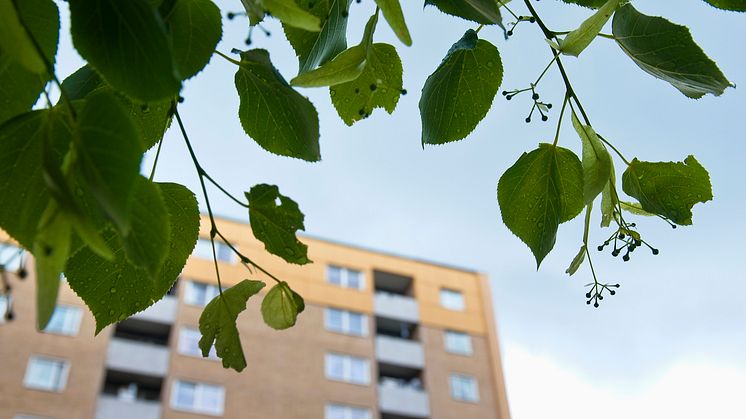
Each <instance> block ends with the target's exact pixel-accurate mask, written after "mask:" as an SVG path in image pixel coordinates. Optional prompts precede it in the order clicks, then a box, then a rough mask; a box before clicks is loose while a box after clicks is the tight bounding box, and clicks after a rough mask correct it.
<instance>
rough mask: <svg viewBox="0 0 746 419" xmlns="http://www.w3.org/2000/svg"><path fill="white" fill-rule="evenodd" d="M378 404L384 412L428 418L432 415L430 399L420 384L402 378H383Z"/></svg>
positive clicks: (379, 387) (379, 389) (379, 388)
mask: <svg viewBox="0 0 746 419" xmlns="http://www.w3.org/2000/svg"><path fill="white" fill-rule="evenodd" d="M378 405H379V408H380V410H381V412H382V413H389V414H394V415H401V416H409V417H415V418H426V417H429V416H430V399H429V398H428V396H427V392H426V391H425V390H423V389H422V388H421V387H420V386H418V385H414V384H411V383H408V384H405V383H404V382H403V381H401V380H396V379H390V378H383V379H381V383H380V384H379V385H378Z"/></svg>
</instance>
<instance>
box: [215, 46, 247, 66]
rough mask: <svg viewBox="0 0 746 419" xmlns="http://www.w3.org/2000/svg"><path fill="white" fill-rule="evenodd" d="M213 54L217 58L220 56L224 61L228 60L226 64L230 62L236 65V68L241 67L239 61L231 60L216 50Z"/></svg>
mask: <svg viewBox="0 0 746 419" xmlns="http://www.w3.org/2000/svg"><path fill="white" fill-rule="evenodd" d="M215 54H218V55H219V56H221V57H223V58H225V59H226V60H228V62H230V63H233V64H235V65H237V66H241V62H240V61H236V60H234V59H233V58H231V57H229V56H227V55H225V54H223V53H222V52H220V51H218V50H215Z"/></svg>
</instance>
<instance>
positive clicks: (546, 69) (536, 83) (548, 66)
mask: <svg viewBox="0 0 746 419" xmlns="http://www.w3.org/2000/svg"><path fill="white" fill-rule="evenodd" d="M555 60H557V57H556V56H555V57H553V58H552V60H551V61H549V64H547V66H546V67H544V71H542V72H541V74H539V77H537V78H536V81H535V82H534V84H533V85H534V86H536V85H538V84H539V82H540V81H541V79H542V78H543V77H544V75H545V74H547V71H549V68H550V67H551V66H552V64H554V61H555Z"/></svg>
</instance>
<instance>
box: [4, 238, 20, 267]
mask: <svg viewBox="0 0 746 419" xmlns="http://www.w3.org/2000/svg"><path fill="white" fill-rule="evenodd" d="M22 255H23V249H21V248H20V247H18V246H15V245H12V244H10V243H0V263H2V264H3V265H5V270H6V271H7V272H18V270H19V269H20V268H21V257H22Z"/></svg>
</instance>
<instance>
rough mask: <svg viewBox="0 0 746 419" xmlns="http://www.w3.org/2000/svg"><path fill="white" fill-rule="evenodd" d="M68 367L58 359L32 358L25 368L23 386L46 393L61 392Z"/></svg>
mask: <svg viewBox="0 0 746 419" xmlns="http://www.w3.org/2000/svg"><path fill="white" fill-rule="evenodd" d="M67 371H68V365H67V362H66V361H62V360H59V359H52V358H45V357H41V356H32V357H31V358H29V361H28V366H27V367H26V376H25V377H24V378H23V385H24V386H26V387H28V388H33V389H37V390H47V391H62V390H64V389H65V382H66V381H67Z"/></svg>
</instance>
